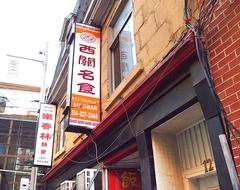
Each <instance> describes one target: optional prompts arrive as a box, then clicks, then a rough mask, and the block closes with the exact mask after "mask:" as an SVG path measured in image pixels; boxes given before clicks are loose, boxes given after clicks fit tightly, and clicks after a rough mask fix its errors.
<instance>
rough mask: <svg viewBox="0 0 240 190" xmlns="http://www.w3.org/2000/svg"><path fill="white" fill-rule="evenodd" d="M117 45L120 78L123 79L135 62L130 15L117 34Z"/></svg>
mask: <svg viewBox="0 0 240 190" xmlns="http://www.w3.org/2000/svg"><path fill="white" fill-rule="evenodd" d="M119 45H120V64H121V74H122V76H121V78H122V80H123V79H124V78H125V77H126V76H127V74H128V73H129V72H130V71H131V70H132V68H133V67H134V65H135V64H136V50H135V46H134V35H133V18H132V16H131V17H130V18H129V20H128V22H127V23H126V25H125V27H124V28H123V30H122V31H121V33H120V35H119Z"/></svg>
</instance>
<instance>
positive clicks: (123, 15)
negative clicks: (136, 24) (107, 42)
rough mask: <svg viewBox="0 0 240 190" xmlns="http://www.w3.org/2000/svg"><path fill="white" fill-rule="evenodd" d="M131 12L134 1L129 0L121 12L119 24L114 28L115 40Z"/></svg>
mask: <svg viewBox="0 0 240 190" xmlns="http://www.w3.org/2000/svg"><path fill="white" fill-rule="evenodd" d="M131 11H132V0H128V1H127V3H126V5H125V6H124V8H123V10H122V11H121V14H120V16H119V17H118V20H117V22H116V23H115V24H114V26H113V38H115V37H116V36H117V35H118V33H119V32H120V31H121V29H122V28H123V25H124V24H125V22H126V20H127V18H128V16H129V14H130V13H131Z"/></svg>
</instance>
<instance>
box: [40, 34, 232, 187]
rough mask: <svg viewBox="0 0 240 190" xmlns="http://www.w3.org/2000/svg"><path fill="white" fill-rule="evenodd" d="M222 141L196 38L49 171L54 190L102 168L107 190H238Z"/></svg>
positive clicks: (189, 39)
mask: <svg viewBox="0 0 240 190" xmlns="http://www.w3.org/2000/svg"><path fill="white" fill-rule="evenodd" d="M221 134H225V133H224V130H223V127H222V122H221V119H220V117H219V114H218V111H217V105H216V102H215V100H214V98H213V96H212V94H211V89H210V88H209V85H208V83H207V80H206V77H205V75H204V72H203V71H202V68H201V66H200V64H199V62H198V59H197V56H196V52H195V44H194V39H193V36H192V35H191V34H190V35H188V36H186V37H185V38H184V39H183V40H182V42H181V43H180V44H179V45H178V46H177V47H176V48H175V49H173V50H172V51H171V53H169V54H168V56H167V57H165V59H164V60H163V61H162V62H160V63H159V64H158V66H157V67H156V68H155V69H154V70H153V71H152V72H151V73H149V74H148V75H147V76H146V78H145V80H143V82H141V83H140V84H139V85H138V86H137V87H136V88H135V89H134V90H133V91H132V92H131V93H130V94H129V96H127V97H126V98H125V99H123V100H122V101H121V103H119V104H118V105H117V106H115V107H114V109H113V111H112V112H111V113H110V114H109V115H108V116H107V117H106V118H105V119H104V120H103V121H102V122H101V123H100V124H99V125H98V126H97V127H96V128H95V129H94V130H93V131H92V132H91V134H90V135H89V136H88V138H86V139H85V140H84V141H83V142H82V143H81V144H79V145H78V146H76V147H75V148H74V149H72V150H71V151H70V152H69V153H68V154H67V155H66V156H65V157H64V158H63V160H62V161H61V162H60V163H59V164H58V165H56V166H55V167H53V168H52V169H51V170H50V171H49V172H48V174H47V175H46V176H45V177H44V180H45V181H46V189H56V188H57V187H59V185H60V184H61V183H63V182H64V181H66V180H74V179H76V176H77V174H78V173H79V172H81V171H82V170H84V169H86V168H98V169H99V167H100V166H101V168H100V171H101V172H102V174H103V175H102V184H103V188H107V187H108V189H109V190H113V189H124V188H125V189H129V188H130V189H133V188H135V189H143V190H145V189H149V190H150V189H151V190H154V189H156V188H157V189H160V190H161V189H164V190H165V189H169V187H171V188H173V189H174V188H175V189H178V187H182V188H181V189H184V190H188V189H191V190H192V189H194V190H202V189H209V190H210V189H211V190H217V189H220V188H221V189H229V190H230V189H233V184H232V181H231V178H230V172H229V166H227V163H226V160H225V157H224V153H223V149H222V147H221V144H220V140H219V135H221ZM96 144H97V149H96ZM100 163H101V164H100ZM131 179H132V180H131ZM116 184H118V186H117V187H116V186H114V187H113V185H116Z"/></svg>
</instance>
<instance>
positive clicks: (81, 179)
mask: <svg viewBox="0 0 240 190" xmlns="http://www.w3.org/2000/svg"><path fill="white" fill-rule="evenodd" d="M95 174H96V177H95V178H94V182H93V183H92V185H91V187H90V188H89V190H102V173H101V171H97V170H96V169H84V170H82V171H81V172H79V173H78V174H77V179H76V190H87V189H88V187H89V185H90V183H91V181H92V179H93V177H94V176H95Z"/></svg>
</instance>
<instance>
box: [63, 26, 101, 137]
mask: <svg viewBox="0 0 240 190" xmlns="http://www.w3.org/2000/svg"><path fill="white" fill-rule="evenodd" d="M71 51H72V54H71V55H70V67H69V78H68V80H69V81H68V83H69V84H68V88H69V89H70V90H69V92H68V101H67V102H69V103H68V105H69V108H68V114H67V117H66V118H65V121H66V120H67V123H66V122H65V131H72V132H84V130H91V129H93V128H95V127H96V126H97V125H98V123H99V122H100V29H98V28H95V27H92V26H88V25H84V24H76V26H75V40H74V42H73V45H72V48H71ZM71 56H72V57H71Z"/></svg>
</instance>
